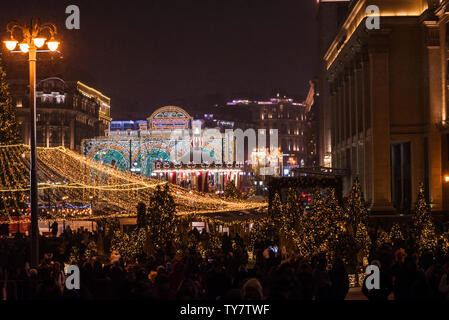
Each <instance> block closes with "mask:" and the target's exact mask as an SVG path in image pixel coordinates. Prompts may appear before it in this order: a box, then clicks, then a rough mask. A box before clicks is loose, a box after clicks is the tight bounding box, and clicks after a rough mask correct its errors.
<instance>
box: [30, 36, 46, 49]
mask: <svg viewBox="0 0 449 320" xmlns="http://www.w3.org/2000/svg"><path fill="white" fill-rule="evenodd" d="M46 40H47V39H45V38H34V39H33V42H34V45H35V46H36V47H37V48H41V47H42V46H43V45H44V44H45V41H46Z"/></svg>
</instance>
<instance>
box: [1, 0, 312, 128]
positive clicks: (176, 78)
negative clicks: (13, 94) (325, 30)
mask: <svg viewBox="0 0 449 320" xmlns="http://www.w3.org/2000/svg"><path fill="white" fill-rule="evenodd" d="M69 4H76V5H78V6H79V7H80V11H81V29H80V30H66V29H65V19H66V17H67V14H65V8H66V6H67V5H69ZM1 7H2V8H1V11H0V28H1V30H2V31H3V30H4V28H5V26H6V23H7V22H8V21H10V20H20V21H27V20H28V19H29V18H31V17H39V18H40V19H41V20H42V21H51V22H54V23H56V24H57V25H58V27H60V28H61V29H62V30H61V33H62V34H61V39H62V41H63V46H62V48H61V49H62V52H63V54H64V59H65V61H66V63H70V64H71V65H72V66H73V67H76V68H77V69H79V70H82V73H80V74H81V76H79V77H80V78H82V79H79V80H81V81H85V82H86V83H87V84H88V85H92V86H94V87H95V88H97V89H99V90H100V91H102V92H103V93H105V94H106V95H108V96H110V97H111V98H112V116H113V118H114V119H116V120H118V119H144V118H146V117H147V116H149V115H150V114H151V112H152V111H153V110H155V109H156V108H158V107H161V106H163V105H167V104H178V105H180V106H182V107H187V108H189V107H190V108H192V107H196V106H197V105H198V106H209V105H211V106H212V105H213V104H214V103H222V102H224V101H226V100H228V99H232V98H253V97H260V98H268V97H269V96H270V95H272V94H273V93H274V91H275V90H281V92H285V93H288V94H289V95H291V96H295V97H297V98H300V99H301V98H304V96H305V95H306V93H307V90H308V81H309V80H310V79H311V78H313V77H315V76H316V73H317V72H316V63H317V58H316V52H317V50H316V36H317V32H316V24H315V15H316V1H315V0H291V1H290V0H271V1H267V0H221V1H218V0H190V1H187V0H184V1H171V0H145V1H143V0H139V1H135V0H129V1H105V0H95V1H93V0H88V1H87V0H76V1H74V0H71V1H62V0H40V1H37V0H33V1H24V0H21V1H15V2H14V1H8V3H2V4H1ZM2 35H4V33H2ZM2 50H4V48H2ZM71 80H78V79H71ZM212 111H213V110H212Z"/></svg>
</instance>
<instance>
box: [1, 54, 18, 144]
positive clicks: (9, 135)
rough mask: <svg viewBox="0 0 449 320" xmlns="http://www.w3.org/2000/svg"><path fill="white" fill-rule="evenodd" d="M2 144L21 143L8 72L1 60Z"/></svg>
mask: <svg viewBox="0 0 449 320" xmlns="http://www.w3.org/2000/svg"><path fill="white" fill-rule="evenodd" d="M0 124H1V126H0V144H1V145H11V144H17V143H20V135H19V130H18V126H17V121H16V116H15V114H14V106H13V101H12V97H11V94H10V92H9V87H8V83H7V82H6V73H5V71H4V70H3V68H2V66H1V60H0Z"/></svg>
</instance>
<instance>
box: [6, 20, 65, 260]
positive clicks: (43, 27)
mask: <svg viewBox="0 0 449 320" xmlns="http://www.w3.org/2000/svg"><path fill="white" fill-rule="evenodd" d="M6 31H7V32H8V33H9V35H10V39H8V40H5V41H3V42H4V44H5V46H6V48H7V49H8V50H9V51H13V50H14V49H15V48H16V46H17V43H18V41H17V40H16V39H15V38H14V33H15V32H16V33H20V38H21V39H22V42H20V43H19V48H20V51H22V52H23V53H28V62H29V70H30V120H31V121H30V123H31V126H30V127H31V128H30V129H31V134H30V203H31V227H30V236H31V265H32V267H37V265H38V264H39V226H38V206H37V197H38V193H37V157H36V54H37V48H41V47H43V46H44V45H45V41H46V40H47V38H46V37H44V34H45V35H47V36H49V38H50V41H47V46H48V49H49V50H50V51H56V50H57V49H58V45H59V42H58V41H56V40H55V39H54V36H55V35H56V33H57V29H56V26H55V25H54V24H52V23H44V24H39V22H38V21H37V20H34V21H31V24H30V25H27V24H20V23H18V22H15V21H13V22H10V23H8V25H7V26H6Z"/></svg>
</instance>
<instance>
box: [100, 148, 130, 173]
mask: <svg viewBox="0 0 449 320" xmlns="http://www.w3.org/2000/svg"><path fill="white" fill-rule="evenodd" d="M92 159H93V160H95V161H97V162H100V163H102V164H105V165H108V166H111V167H113V168H116V169H118V170H120V171H125V170H126V169H128V168H129V163H128V161H127V160H126V158H125V156H124V155H123V154H122V153H121V152H120V151H118V150H116V149H102V150H98V151H97V152H96V153H95V154H94V156H93V157H92Z"/></svg>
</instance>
